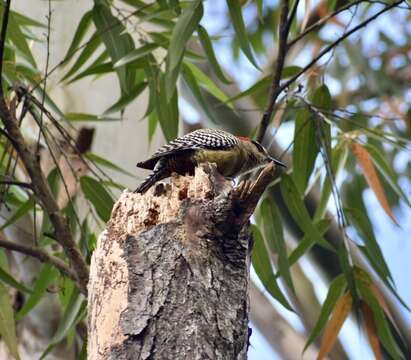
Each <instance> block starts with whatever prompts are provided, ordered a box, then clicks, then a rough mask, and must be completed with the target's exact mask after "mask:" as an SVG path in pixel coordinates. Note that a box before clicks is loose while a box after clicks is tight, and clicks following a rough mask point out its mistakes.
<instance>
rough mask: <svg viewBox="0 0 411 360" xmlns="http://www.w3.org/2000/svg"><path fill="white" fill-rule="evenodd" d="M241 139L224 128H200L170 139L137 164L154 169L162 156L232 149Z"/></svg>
mask: <svg viewBox="0 0 411 360" xmlns="http://www.w3.org/2000/svg"><path fill="white" fill-rule="evenodd" d="M239 141H240V140H239V139H238V138H237V137H236V136H234V135H231V134H230V133H227V132H225V131H223V130H216V129H200V130H196V131H193V132H191V133H188V134H186V135H184V136H181V137H179V138H177V139H175V140H173V141H170V142H169V143H168V144H166V145H164V146H162V147H161V148H159V149H158V150H157V151H156V152H155V153H154V154H153V156H152V157H151V158H149V159H147V160H145V161H142V162H139V163H138V164H137V166H138V167H140V168H143V169H150V170H152V169H154V167H155V165H156V163H157V162H158V160H159V159H160V158H162V157H167V156H171V155H175V154H177V153H181V152H186V151H195V150H200V149H215V150H224V149H230V148H232V147H234V146H236V145H237V144H238V143H239Z"/></svg>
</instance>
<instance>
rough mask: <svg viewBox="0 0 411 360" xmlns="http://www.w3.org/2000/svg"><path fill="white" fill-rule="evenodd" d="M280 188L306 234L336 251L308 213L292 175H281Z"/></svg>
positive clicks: (295, 218)
mask: <svg viewBox="0 0 411 360" xmlns="http://www.w3.org/2000/svg"><path fill="white" fill-rule="evenodd" d="M280 188H281V194H282V197H283V199H284V201H285V203H286V204H287V208H288V209H289V211H290V213H291V216H292V217H293V219H294V221H295V222H296V223H297V225H298V226H299V227H300V229H301V230H302V231H303V232H304V234H305V235H306V236H309V237H310V238H312V239H314V241H315V242H316V243H317V244H319V245H321V246H322V247H324V248H326V249H328V250H331V251H335V250H334V248H333V247H332V246H331V245H330V244H329V243H328V242H327V241H326V240H325V239H324V238H323V236H322V235H321V234H320V232H319V231H318V229H317V228H316V227H315V226H314V224H313V222H312V219H311V217H310V214H309V213H308V210H307V208H306V207H305V204H304V202H303V201H302V199H301V195H300V193H299V191H298V189H297V186H296V185H295V183H294V181H293V179H292V178H291V176H289V175H287V174H285V173H283V174H282V175H281V183H280Z"/></svg>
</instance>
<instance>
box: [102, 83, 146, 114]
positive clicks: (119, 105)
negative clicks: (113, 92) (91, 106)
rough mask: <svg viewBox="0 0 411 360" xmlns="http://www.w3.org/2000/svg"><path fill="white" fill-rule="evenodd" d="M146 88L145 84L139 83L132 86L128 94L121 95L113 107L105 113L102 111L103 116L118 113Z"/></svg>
mask: <svg viewBox="0 0 411 360" xmlns="http://www.w3.org/2000/svg"><path fill="white" fill-rule="evenodd" d="M146 87H147V83H146V82H141V83H139V84H137V85H136V86H134V88H133V89H131V90H130V91H129V92H128V93H126V94H123V95H122V96H121V97H120V99H118V100H117V101H116V102H115V103H114V104H113V105H111V106H110V107H109V108H108V109H107V110H106V111H104V113H103V116H104V115H107V114H112V113H115V112H118V111H123V110H124V108H125V107H126V106H127V105H128V104H130V103H131V102H132V101H134V100H135V99H136V97H137V96H139V95H140V94H141V93H142V92H143V91H144V89H145V88H146Z"/></svg>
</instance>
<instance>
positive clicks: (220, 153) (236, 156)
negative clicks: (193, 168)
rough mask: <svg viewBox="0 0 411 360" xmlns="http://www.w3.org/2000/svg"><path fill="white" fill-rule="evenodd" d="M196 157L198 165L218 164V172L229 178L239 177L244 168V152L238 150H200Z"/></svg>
mask: <svg viewBox="0 0 411 360" xmlns="http://www.w3.org/2000/svg"><path fill="white" fill-rule="evenodd" d="M194 157H195V160H196V162H197V164H201V163H205V162H209V163H215V164H217V170H218V172H219V173H220V174H221V175H223V176H224V177H228V178H233V177H235V176H237V175H239V174H240V173H241V171H242V169H243V166H244V158H243V156H242V152H241V150H240V149H237V148H231V149H228V150H209V149H203V150H198V151H196V154H195V155H194Z"/></svg>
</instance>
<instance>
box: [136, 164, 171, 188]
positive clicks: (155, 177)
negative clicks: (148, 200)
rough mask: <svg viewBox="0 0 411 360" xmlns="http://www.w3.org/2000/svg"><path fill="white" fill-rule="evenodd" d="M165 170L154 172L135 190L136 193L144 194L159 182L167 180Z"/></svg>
mask: <svg viewBox="0 0 411 360" xmlns="http://www.w3.org/2000/svg"><path fill="white" fill-rule="evenodd" d="M166 177H167V175H166V174H165V171H164V169H158V170H154V172H153V173H151V174H150V175H149V176H147V177H146V178H145V179H144V181H143V182H142V183H141V184H140V186H139V187H138V188H137V189H136V190H134V192H135V193H140V194H144V193H145V192H146V191H147V190H148V189H150V188H151V187H152V186H153V185H154V184H155V183H156V182H157V181H159V180H162V179H164V178H166Z"/></svg>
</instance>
